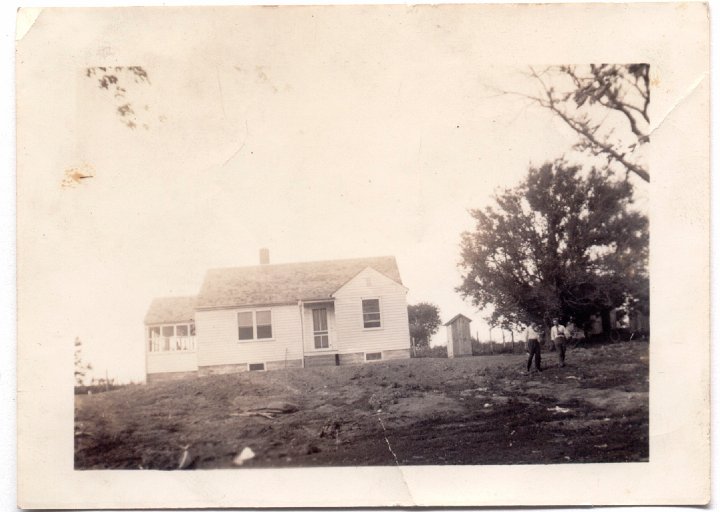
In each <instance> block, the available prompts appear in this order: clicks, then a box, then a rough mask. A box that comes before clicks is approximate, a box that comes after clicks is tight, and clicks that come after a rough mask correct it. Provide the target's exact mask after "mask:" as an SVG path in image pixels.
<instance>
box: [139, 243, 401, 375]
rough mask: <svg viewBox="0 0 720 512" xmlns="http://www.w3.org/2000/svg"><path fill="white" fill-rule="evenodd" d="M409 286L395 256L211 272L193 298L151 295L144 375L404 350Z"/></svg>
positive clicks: (356, 358)
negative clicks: (402, 277) (153, 299)
mask: <svg viewBox="0 0 720 512" xmlns="http://www.w3.org/2000/svg"><path fill="white" fill-rule="evenodd" d="M262 260H263V253H262V252H261V261H262ZM265 260H267V255H266V254H265ZM406 294H407V288H405V286H403V284H402V280H401V279H400V272H399V270H398V267H397V263H396V261H395V258H394V257H378V258H359V259H349V260H333V261H318V262H308V263H292V264H277V265H270V264H261V265H257V266H251V267H240V268H222V269H213V270H209V271H208V272H207V274H206V275H205V279H204V282H203V284H202V287H201V289H200V293H199V294H198V296H197V297H185V298H170V299H156V300H155V301H153V302H152V304H151V306H150V310H149V311H148V314H147V315H146V318H145V325H146V331H147V338H148V341H147V377H148V380H158V379H162V378H173V377H178V376H185V375H189V374H199V375H207V374H216V373H228V372H238V371H246V370H251V371H252V370H272V369H279V368H290V367H308V366H316V365H340V364H352V363H362V362H367V361H378V360H387V359H396V358H407V357H410V334H409V328H408V316H407V301H406V298H405V296H406ZM190 313H192V314H190Z"/></svg>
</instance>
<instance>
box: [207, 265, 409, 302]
mask: <svg viewBox="0 0 720 512" xmlns="http://www.w3.org/2000/svg"><path fill="white" fill-rule="evenodd" d="M368 267H370V268H373V269H375V270H376V271H378V272H380V273H381V274H383V275H385V276H387V277H388V278H389V279H392V280H393V281H395V282H397V283H399V284H402V281H401V279H400V271H399V270H398V266H397V262H396V261H395V258H394V257H393V256H382V257H377V258H356V259H347V260H329V261H312V262H305V263H286V264H277V265H256V266H252V267H237V268H218V269H211V270H208V271H207V273H206V274H205V280H204V281H203V285H202V287H201V289H200V294H199V296H198V300H197V303H196V307H197V308H217V307H236V306H246V305H268V304H289V303H293V302H297V301H298V300H312V299H315V300H317V299H329V298H331V296H332V294H333V293H334V292H336V291H337V290H338V289H339V288H341V287H342V286H343V285H344V284H345V283H347V282H348V281H350V280H351V279H352V278H353V277H355V276H356V275H357V274H359V273H360V272H362V271H363V270H364V269H366V268H368Z"/></svg>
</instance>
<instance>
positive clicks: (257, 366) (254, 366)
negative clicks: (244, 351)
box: [248, 363, 265, 372]
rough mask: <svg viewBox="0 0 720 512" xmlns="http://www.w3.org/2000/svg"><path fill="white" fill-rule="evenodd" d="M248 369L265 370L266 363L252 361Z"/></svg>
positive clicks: (254, 370) (253, 370)
mask: <svg viewBox="0 0 720 512" xmlns="http://www.w3.org/2000/svg"><path fill="white" fill-rule="evenodd" d="M248 370H250V371H251V372H260V371H263V370H265V363H250V364H249V365H248Z"/></svg>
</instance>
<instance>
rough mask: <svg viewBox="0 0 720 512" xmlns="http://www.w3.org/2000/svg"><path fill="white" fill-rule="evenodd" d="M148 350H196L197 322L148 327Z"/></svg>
mask: <svg viewBox="0 0 720 512" xmlns="http://www.w3.org/2000/svg"><path fill="white" fill-rule="evenodd" d="M147 332H148V352H174V351H179V350H183V351H187V350H195V324H171V325H154V326H152V327H148V331H147Z"/></svg>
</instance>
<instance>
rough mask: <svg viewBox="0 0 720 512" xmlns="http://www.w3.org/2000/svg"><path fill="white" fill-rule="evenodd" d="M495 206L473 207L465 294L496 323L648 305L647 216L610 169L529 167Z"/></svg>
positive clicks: (559, 164) (466, 241)
mask: <svg viewBox="0 0 720 512" xmlns="http://www.w3.org/2000/svg"><path fill="white" fill-rule="evenodd" d="M495 203H496V204H495V205H493V206H489V207H487V208H485V209H483V210H472V211H471V214H472V216H473V217H474V218H475V220H476V222H477V225H476V229H475V231H473V232H466V233H463V236H462V242H461V249H462V262H461V264H460V267H461V269H462V274H463V282H462V285H461V286H459V287H458V289H457V290H458V291H459V292H460V293H461V294H462V295H463V296H464V297H465V298H466V299H470V300H471V301H472V302H473V304H474V305H476V306H477V307H479V308H480V309H485V310H488V311H491V313H490V316H489V318H488V321H489V322H490V324H491V325H505V326H521V325H526V324H528V323H529V322H531V321H538V322H545V323H546V322H547V320H548V319H549V318H552V317H553V316H563V317H567V316H570V315H573V316H575V317H576V319H577V320H578V321H581V322H582V321H585V320H587V319H588V317H589V316H590V315H591V314H593V313H596V312H603V311H608V310H609V309H611V308H613V307H618V306H621V305H624V304H627V303H628V302H633V301H635V302H638V301H639V302H642V303H645V304H646V303H647V300H648V274H647V259H648V220H647V217H646V216H645V215H643V214H642V213H640V212H638V211H637V210H635V209H633V205H632V203H633V192H632V185H631V184H630V183H629V182H628V181H627V180H621V179H618V178H617V176H616V175H615V174H614V173H613V172H612V171H610V170H609V169H596V168H592V169H589V170H583V169H582V168H581V167H580V166H576V165H571V164H569V163H567V162H566V161H564V160H557V161H555V162H552V163H546V164H544V165H542V166H541V167H539V168H531V169H530V171H529V173H528V176H527V178H526V179H525V180H524V181H523V182H522V183H520V184H519V185H518V186H517V187H515V188H512V189H507V190H504V191H503V192H501V193H498V194H496V196H495Z"/></svg>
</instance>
